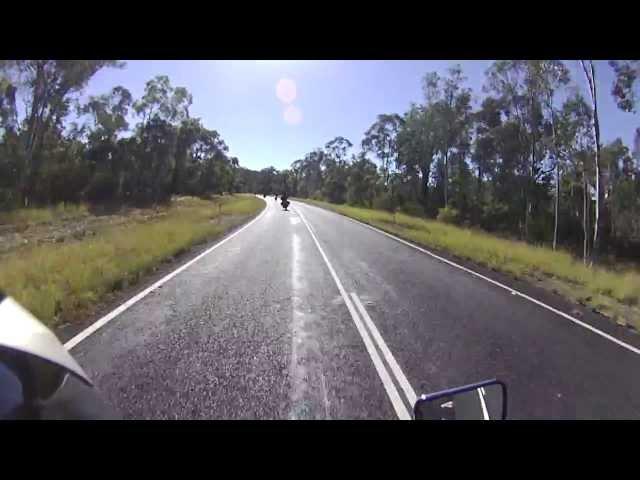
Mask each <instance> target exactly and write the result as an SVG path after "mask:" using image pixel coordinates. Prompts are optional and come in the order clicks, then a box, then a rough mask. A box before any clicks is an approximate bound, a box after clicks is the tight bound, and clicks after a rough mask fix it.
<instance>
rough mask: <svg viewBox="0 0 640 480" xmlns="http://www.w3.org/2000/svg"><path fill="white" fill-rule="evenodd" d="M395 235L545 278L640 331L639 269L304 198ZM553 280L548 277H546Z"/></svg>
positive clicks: (518, 274) (478, 232) (509, 270)
mask: <svg viewBox="0 0 640 480" xmlns="http://www.w3.org/2000/svg"><path fill="white" fill-rule="evenodd" d="M302 201H304V202H307V203H310V204H313V205H317V206H320V207H323V208H326V209H329V210H333V211H335V212H338V213H341V214H343V215H346V216H348V217H351V218H354V219H356V220H360V221H361V222H364V223H368V224H370V225H373V226H375V227H378V228H380V229H381V230H385V231H387V232H389V233H393V234H395V235H397V236H399V237H402V238H404V239H406V240H410V241H412V242H415V243H416V244H420V245H424V246H426V247H430V248H434V249H436V250H441V251H443V252H447V253H449V254H452V255H455V256H457V257H460V258H463V259H465V260H469V261H472V262H475V263H478V264H480V265H483V266H485V267H489V268H492V269H495V270H498V271H501V272H505V273H508V274H511V275H513V276H515V277H518V278H523V279H528V280H532V279H535V280H540V279H542V280H543V281H542V286H544V287H547V288H549V289H555V290H557V291H559V292H560V293H561V294H562V295H564V296H566V297H569V298H570V299H572V300H575V301H580V302H582V303H584V304H586V305H589V306H591V307H593V308H596V309H598V310H599V311H601V312H602V313H604V314H606V315H608V316H610V317H612V318H614V319H615V320H616V321H618V322H619V323H623V324H628V325H631V326H633V327H635V328H636V329H640V308H639V307H640V305H639V304H640V272H638V271H637V270H631V269H630V270H627V271H615V272H614V271H611V270H607V269H605V268H599V267H594V268H589V267H587V266H585V265H583V263H582V261H580V260H577V259H576V258H574V257H573V256H572V255H571V254H569V253H567V252H564V251H555V252H554V251H553V250H551V249H549V248H546V247H538V246H534V245H529V244H527V243H524V242H519V241H514V240H508V239H502V238H498V237H495V236H493V235H490V234H488V233H486V232H483V231H481V230H476V229H468V228H461V227H457V226H454V225H448V224H445V223H443V222H439V221H435V220H428V219H424V218H419V217H414V216H409V215H405V214H403V213H397V214H395V215H394V214H393V213H389V212H385V211H382V210H372V209H368V208H358V207H352V206H348V205H333V204H330V203H327V202H321V201H316V200H302ZM546 280H549V281H546Z"/></svg>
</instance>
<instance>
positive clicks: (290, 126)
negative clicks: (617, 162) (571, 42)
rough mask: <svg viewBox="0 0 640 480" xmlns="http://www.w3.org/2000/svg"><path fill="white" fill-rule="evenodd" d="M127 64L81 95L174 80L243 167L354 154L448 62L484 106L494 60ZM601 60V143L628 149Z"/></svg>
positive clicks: (624, 122) (627, 116) (626, 127)
mask: <svg viewBox="0 0 640 480" xmlns="http://www.w3.org/2000/svg"><path fill="white" fill-rule="evenodd" d="M125 62H126V66H125V67H124V68H123V69H112V68H107V69H103V70H101V71H99V72H98V73H97V74H96V75H95V76H94V77H93V78H92V79H91V80H90V81H89V84H88V85H87V88H86V89H85V91H84V92H83V98H85V99H86V98H87V97H88V96H89V95H100V94H103V93H106V92H107V91H109V90H110V89H111V88H113V87H115V86H116V85H122V86H124V87H126V88H127V89H129V90H130V91H131V93H132V95H133V96H134V98H136V99H137V98H140V97H141V96H142V94H143V91H144V85H145V83H146V82H147V81H148V80H150V79H151V78H153V77H155V76H157V75H167V76H168V77H169V79H170V81H171V84H172V85H173V86H174V87H175V86H183V87H186V88H187V89H188V90H189V92H190V93H191V94H192V95H193V105H192V106H191V109H190V114H191V116H193V117H198V118H201V119H202V122H203V124H204V126H205V127H207V128H209V129H214V130H216V131H218V132H219V133H220V135H221V136H222V138H223V139H224V141H225V142H226V143H227V145H228V146H229V151H230V155H233V156H236V157H238V159H239V162H240V165H241V166H242V167H245V168H249V169H251V170H260V169H262V168H267V167H270V166H273V167H275V168H276V169H278V170H282V169H285V168H289V167H290V165H291V163H293V162H294V161H295V160H297V159H299V158H302V157H303V156H304V155H305V154H306V153H308V152H310V151H312V150H314V149H316V148H319V147H322V146H324V145H325V143H327V142H328V141H330V140H332V139H333V138H335V137H336V136H343V137H345V138H347V139H349V140H350V141H351V142H352V143H353V145H354V148H353V150H352V152H353V153H357V152H358V151H359V149H360V142H361V140H362V137H363V135H364V132H365V131H366V130H367V128H368V127H369V126H370V125H371V124H372V123H373V122H374V121H375V119H376V117H377V115H378V114H382V113H398V114H400V115H402V114H403V113H404V112H406V111H407V110H408V109H409V107H410V105H411V103H412V102H413V103H419V102H422V100H423V99H422V88H421V80H422V77H423V76H424V74H426V73H427V72H430V71H437V72H438V73H439V74H441V75H443V74H446V70H447V68H449V67H450V66H452V65H455V64H460V65H461V66H462V69H463V72H464V75H465V76H466V77H467V78H468V79H467V82H466V84H467V86H468V87H470V88H472V90H473V97H474V107H477V106H478V100H479V99H481V98H482V97H484V96H485V94H484V93H483V92H482V86H483V85H484V80H485V75H484V72H485V71H486V69H487V68H488V67H489V66H490V65H491V63H492V62H493V61H492V60H473V61H460V60H450V61H441V60H438V61H418V60H409V61H401V60H384V61H370V60H367V61H364V60H356V61H342V60H341V61H289V60H286V61H285V60H282V61H279V60H276V61H262V60H256V61H252V60H239V61H186V60H171V61H159V60H125ZM566 63H567V66H568V67H569V69H570V70H571V75H572V82H574V83H575V84H576V85H577V86H578V87H580V90H581V92H582V93H583V95H584V96H585V97H587V93H586V89H585V88H584V76H583V75H582V72H581V71H580V70H579V69H578V65H577V62H576V61H567V62H566ZM596 63H597V72H596V73H597V74H598V77H597V78H598V89H599V90H598V91H599V95H598V101H599V110H600V123H601V130H602V142H603V143H609V142H611V141H613V140H615V139H616V138H617V137H620V138H621V139H622V140H623V142H624V143H625V145H627V146H629V148H631V147H632V145H633V139H634V132H635V130H636V128H638V127H639V126H640V118H639V116H638V115H637V114H631V113H626V112H622V111H620V110H619V109H618V108H617V106H616V105H615V102H614V100H613V98H612V96H611V93H610V91H611V83H612V80H613V73H612V71H611V69H610V67H609V66H608V65H607V64H606V61H598V62H596ZM132 126H133V125H132Z"/></svg>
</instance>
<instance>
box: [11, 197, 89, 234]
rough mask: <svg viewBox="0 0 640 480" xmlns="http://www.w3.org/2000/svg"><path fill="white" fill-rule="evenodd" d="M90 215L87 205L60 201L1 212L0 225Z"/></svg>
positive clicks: (18, 225) (19, 225) (44, 221)
mask: <svg viewBox="0 0 640 480" xmlns="http://www.w3.org/2000/svg"><path fill="white" fill-rule="evenodd" d="M88 215H89V210H88V208H87V206H86V205H83V204H80V205H76V204H72V203H66V204H65V203H59V204H58V205H56V206H52V207H47V208H21V209H17V210H13V211H10V212H0V225H16V226H17V227H18V228H20V227H26V226H29V225H38V224H42V223H52V222H55V221H59V220H72V219H75V218H81V217H86V216H88Z"/></svg>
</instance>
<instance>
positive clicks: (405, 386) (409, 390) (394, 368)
mask: <svg viewBox="0 0 640 480" xmlns="http://www.w3.org/2000/svg"><path fill="white" fill-rule="evenodd" d="M351 297H353V303H355V305H356V308H357V309H358V311H359V312H360V316H362V318H363V319H364V323H365V324H366V325H367V327H369V331H370V332H371V336H372V337H373V339H374V340H375V341H376V343H377V344H378V347H380V351H381V352H382V354H383V355H384V358H385V359H386V360H387V364H388V365H389V367H390V369H391V372H392V373H393V374H394V375H395V377H396V380H397V381H398V383H399V384H400V386H401V387H402V390H403V391H404V394H405V395H406V397H407V400H408V401H409V405H410V406H411V407H413V406H414V405H415V404H416V401H417V400H418V396H417V395H416V392H415V391H414V390H413V387H412V386H411V384H410V383H409V380H407V377H406V376H405V375H404V373H403V372H402V369H401V368H400V365H398V362H396V359H395V357H394V356H393V354H392V353H391V350H389V347H387V344H386V343H385V341H384V339H383V338H382V335H380V332H379V331H378V329H377V327H376V325H375V323H373V320H371V317H370V316H369V313H368V312H367V311H366V310H365V308H364V305H362V302H361V301H360V298H358V296H357V295H356V294H355V293H354V292H351Z"/></svg>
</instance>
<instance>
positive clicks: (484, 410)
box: [478, 388, 489, 420]
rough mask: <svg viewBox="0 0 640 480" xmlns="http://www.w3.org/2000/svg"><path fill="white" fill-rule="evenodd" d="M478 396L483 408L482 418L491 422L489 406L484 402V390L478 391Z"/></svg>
mask: <svg viewBox="0 0 640 480" xmlns="http://www.w3.org/2000/svg"><path fill="white" fill-rule="evenodd" d="M478 396H479V397H480V405H481V406H482V416H483V417H484V419H485V420H489V412H488V411H487V404H486V403H485V401H484V389H483V388H479V389H478Z"/></svg>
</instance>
